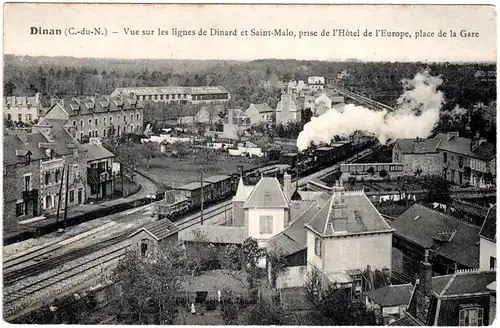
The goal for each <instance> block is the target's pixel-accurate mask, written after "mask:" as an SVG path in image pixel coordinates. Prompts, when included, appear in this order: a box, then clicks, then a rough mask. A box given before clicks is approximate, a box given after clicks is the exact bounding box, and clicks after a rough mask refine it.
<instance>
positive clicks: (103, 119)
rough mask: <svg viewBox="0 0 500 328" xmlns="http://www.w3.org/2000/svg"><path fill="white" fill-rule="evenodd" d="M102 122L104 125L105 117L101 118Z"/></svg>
mask: <svg viewBox="0 0 500 328" xmlns="http://www.w3.org/2000/svg"><path fill="white" fill-rule="evenodd" d="M102 124H103V125H106V118H105V117H103V118H102Z"/></svg>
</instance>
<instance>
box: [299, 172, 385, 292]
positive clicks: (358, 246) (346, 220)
mask: <svg viewBox="0 0 500 328" xmlns="http://www.w3.org/2000/svg"><path fill="white" fill-rule="evenodd" d="M305 228H306V231H307V268H308V272H312V271H315V272H317V273H319V275H320V277H321V281H322V285H323V287H325V288H326V287H327V286H335V287H338V288H350V289H352V292H353V295H354V296H356V297H357V298H358V299H359V298H360V296H361V293H362V271H361V270H364V269H365V268H366V267H367V266H368V265H370V266H371V267H372V268H373V269H375V270H376V269H379V270H389V272H390V270H391V268H392V235H393V232H394V229H393V228H391V227H390V226H389V225H388V224H387V223H386V222H385V220H384V219H383V218H382V216H381V215H380V213H378V211H377V210H376V208H375V207H374V206H373V205H372V204H371V203H370V201H369V200H368V198H367V197H366V195H365V194H364V193H363V192H362V191H354V192H347V191H345V189H344V187H343V186H342V184H341V183H340V182H339V183H337V184H336V186H335V187H333V195H332V196H331V198H330V199H329V200H328V201H327V202H326V203H325V204H324V205H323V206H322V208H321V209H320V210H319V211H318V212H317V213H316V215H315V216H314V217H313V218H312V219H311V221H310V222H309V223H307V224H305Z"/></svg>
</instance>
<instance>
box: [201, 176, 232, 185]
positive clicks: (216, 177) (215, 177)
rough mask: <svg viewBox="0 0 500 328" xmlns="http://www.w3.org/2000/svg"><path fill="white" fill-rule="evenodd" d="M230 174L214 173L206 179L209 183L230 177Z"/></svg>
mask: <svg viewBox="0 0 500 328" xmlns="http://www.w3.org/2000/svg"><path fill="white" fill-rule="evenodd" d="M230 178H231V177H230V176H229V175H212V176H210V177H207V178H205V179H204V181H205V182H208V183H218V182H221V181H224V180H227V179H230Z"/></svg>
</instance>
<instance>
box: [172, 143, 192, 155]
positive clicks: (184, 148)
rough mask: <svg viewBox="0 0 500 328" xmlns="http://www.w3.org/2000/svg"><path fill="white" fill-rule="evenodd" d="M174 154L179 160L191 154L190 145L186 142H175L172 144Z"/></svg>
mask: <svg viewBox="0 0 500 328" xmlns="http://www.w3.org/2000/svg"><path fill="white" fill-rule="evenodd" d="M172 154H173V155H175V156H177V158H180V157H184V156H186V155H187V154H189V148H188V145H187V144H186V143H185V142H181V141H175V142H174V143H173V144H172Z"/></svg>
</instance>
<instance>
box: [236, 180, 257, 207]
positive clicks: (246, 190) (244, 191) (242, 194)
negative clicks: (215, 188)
mask: <svg viewBox="0 0 500 328" xmlns="http://www.w3.org/2000/svg"><path fill="white" fill-rule="evenodd" d="M253 188H254V186H245V184H244V183H243V179H242V178H240V181H239V182H238V188H237V189H236V195H235V196H234V197H233V200H234V201H240V202H246V200H247V199H248V196H250V194H251V193H252V191H253Z"/></svg>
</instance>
